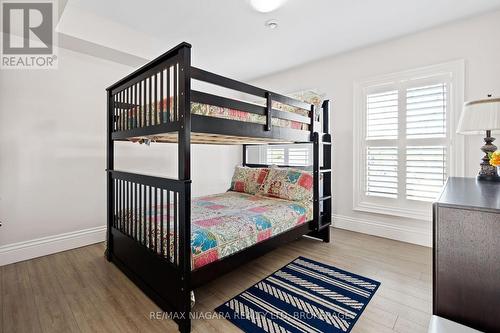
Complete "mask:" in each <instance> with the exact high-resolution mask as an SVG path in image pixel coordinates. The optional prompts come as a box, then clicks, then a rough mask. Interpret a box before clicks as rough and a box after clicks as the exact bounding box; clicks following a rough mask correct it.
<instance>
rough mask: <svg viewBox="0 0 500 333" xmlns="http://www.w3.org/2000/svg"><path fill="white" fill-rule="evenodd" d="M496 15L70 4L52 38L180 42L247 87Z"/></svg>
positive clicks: (355, 4)
mask: <svg viewBox="0 0 500 333" xmlns="http://www.w3.org/2000/svg"><path fill="white" fill-rule="evenodd" d="M496 9H500V0H376V1H374V0H288V1H287V2H286V3H285V4H284V5H283V6H282V7H281V8H279V9H278V10H276V11H274V12H271V13H266V14H263V13H259V12H257V11H255V10H253V9H252V8H251V7H250V6H249V5H248V3H247V1H246V0H147V1H144V0H143V1H137V0H106V1H103V0H69V2H68V4H67V5H66V8H65V10H64V12H63V16H62V18H61V22H60V26H59V31H60V32H61V33H63V34H67V35H72V36H74V37H77V38H79V39H81V40H85V41H88V42H92V43H96V44H99V45H102V46H103V47H106V48H112V49H115V50H117V51H120V52H125V53H127V54H130V55H133V56H138V57H141V58H145V59H151V58H153V57H155V56H157V55H159V54H160V53H162V52H164V51H166V50H168V49H169V48H170V47H172V46H174V45H176V44H177V43H179V42H181V41H187V42H189V43H191V44H192V45H193V49H192V62H193V65H195V66H198V67H202V68H204V69H206V70H209V71H214V72H217V73H219V74H223V75H228V76H231V77H235V78H238V79H247V80H248V79H251V78H255V77H259V76H263V75H266V74H270V73H273V72H277V71H281V70H284V69H287V68H290V67H293V66H297V65H299V64H302V63H305V62H308V61H311V60H314V59H319V58H323V57H326V56H328V55H333V54H338V53H341V52H345V51H348V50H351V49H354V48H359V47H362V46H366V45H369V44H373V43H377V42H380V41H384V40H388V39H391V38H395V37H398V36H402V35H406V34H409V33H412V32H416V31H420V30H424V29H427V28H430V27H433V26H436V25H440V24H444V23H447V22H451V21H454V20H458V19H462V18H465V17H470V16H474V15H478V14H481V13H484V12H487V11H490V10H496ZM66 12H68V14H67V15H66ZM70 13H72V14H71V15H70ZM65 15H66V17H65ZM79 18H82V19H81V20H80V19H79ZM83 18H86V19H83ZM268 19H276V20H278V22H279V27H278V28H277V29H275V30H270V29H268V28H266V27H265V26H264V22H265V21H266V20H268ZM89 20H90V21H89ZM98 21H99V23H95V22H98ZM63 23H64V24H63ZM94 23H95V24H94Z"/></svg>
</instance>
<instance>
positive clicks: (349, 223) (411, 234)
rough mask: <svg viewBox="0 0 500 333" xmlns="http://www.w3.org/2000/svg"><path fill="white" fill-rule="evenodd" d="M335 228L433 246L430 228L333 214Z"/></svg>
mask: <svg viewBox="0 0 500 333" xmlns="http://www.w3.org/2000/svg"><path fill="white" fill-rule="evenodd" d="M333 226H334V227H335V228H340V229H346V230H350V231H356V232H360V233H363V234H369V235H374V236H379V237H384V238H389V239H394V240H398V241H402V242H407V243H412V244H417V245H422V246H427V247H432V233H431V230H430V229H429V230H428V231H427V230H425V229H416V228H412V227H408V226H404V225H394V224H389V223H385V222H380V221H374V220H365V219H358V218H353V217H350V216H345V215H336V214H334V215H333Z"/></svg>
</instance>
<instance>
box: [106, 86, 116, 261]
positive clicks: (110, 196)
mask: <svg viewBox="0 0 500 333" xmlns="http://www.w3.org/2000/svg"><path fill="white" fill-rule="evenodd" d="M106 93H107V114H106V126H107V135H106V140H107V144H106V171H107V172H106V195H107V217H106V219H107V227H108V228H107V231H106V252H105V254H106V259H107V260H108V261H111V255H112V251H113V238H112V236H111V227H112V226H113V217H114V215H115V213H114V211H113V210H114V193H113V191H114V187H113V176H112V174H111V171H112V170H113V169H114V147H115V144H114V141H113V139H112V137H111V135H112V133H113V123H114V119H113V117H114V115H113V108H114V105H113V95H112V94H111V90H109V89H108V90H107V91H106Z"/></svg>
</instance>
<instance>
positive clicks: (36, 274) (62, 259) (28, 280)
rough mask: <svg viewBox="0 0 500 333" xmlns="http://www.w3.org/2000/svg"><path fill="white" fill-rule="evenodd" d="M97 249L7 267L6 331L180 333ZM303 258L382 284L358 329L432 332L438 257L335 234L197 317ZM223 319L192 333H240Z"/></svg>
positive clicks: (2, 293) (263, 270) (238, 275)
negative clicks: (433, 280) (433, 271)
mask: <svg viewBox="0 0 500 333" xmlns="http://www.w3.org/2000/svg"><path fill="white" fill-rule="evenodd" d="M103 250H104V245H103V244H96V245H91V246H87V247H83V248H79V249H75V250H71V251H67V252H62V253H58V254H54V255H50V256H46V257H41V258H38V259H33V260H29V261H25V262H20V263H16V264H12V265H7V266H3V267H0V320H1V321H0V332H2V333H3V332H5V333H11V332H120V333H124V332H139V331H140V332H175V331H176V328H177V327H176V325H175V324H174V323H173V322H172V321H170V320H158V319H150V313H151V312H154V311H160V309H159V308H158V307H157V306H156V305H155V304H154V303H152V302H151V301H150V300H149V299H148V298H147V297H146V296H144V294H143V293H142V292H141V291H140V290H139V289H138V288H136V287H135V286H134V284H132V283H131V282H130V281H129V280H128V279H127V278H126V277H125V276H124V275H123V274H122V273H120V271H119V270H118V269H117V268H116V267H115V266H114V265H113V264H111V263H108V262H107V261H106V260H105V259H104V257H103ZM299 255H303V256H306V257H309V258H311V259H315V260H319V261H322V262H324V263H328V264H333V265H335V266H336V267H338V268H341V269H345V270H348V271H350V272H353V273H357V274H360V275H364V276H366V277H369V278H372V279H375V280H378V281H380V282H381V283H382V284H381V286H380V288H379V290H378V291H377V293H376V294H375V296H374V298H373V299H372V301H371V302H370V303H369V304H368V307H367V308H366V310H365V311H364V313H363V314H362V316H361V318H360V319H359V321H358V322H357V323H356V325H355V327H354V329H353V330H352V332H353V333H356V332H358V333H360V332H372V333H373V332H375V333H384V332H411V333H418V332H427V324H428V322H429V320H430V314H431V288H432V283H431V261H432V256H431V250H430V249H429V248H425V247H420V246H416V245H410V244H406V243H401V242H397V241H391V240H387V239H383V238H378V237H373V236H368V235H363V234H358V233H354V232H349V231H344V230H339V229H332V242H331V243H330V244H324V243H321V242H317V241H314V240H311V239H300V240H298V241H295V242H293V243H290V244H289V245H287V246H286V247H283V248H280V249H277V250H275V251H273V252H271V253H269V254H267V255H265V256H263V257H261V258H259V259H257V260H254V261H253V262H250V263H248V264H247V265H245V266H242V267H241V268H239V269H237V270H235V271H233V272H232V273H230V274H228V275H225V276H223V277H221V278H219V279H217V280H215V281H214V282H212V283H210V284H209V285H206V286H204V287H202V288H200V289H198V290H196V306H195V308H194V310H195V311H212V310H213V309H214V308H215V307H216V306H218V305H220V304H222V303H223V302H224V301H226V300H228V299H230V298H231V297H233V296H235V295H236V294H238V293H239V292H241V291H243V290H244V289H246V288H248V287H250V286H251V285H252V284H254V283H255V282H257V281H258V280H260V279H262V278H264V277H265V276H267V275H268V274H269V273H271V272H273V271H274V270H277V269H278V268H280V267H281V266H284V265H285V264H287V263H288V262H289V261H291V260H292V259H294V258H296V257H297V256H299ZM238 331H239V330H238V329H237V328H236V327H235V326H233V325H232V324H231V323H229V322H228V321H226V320H224V319H212V320H206V319H205V320H194V321H193V332H200V333H201V332H238Z"/></svg>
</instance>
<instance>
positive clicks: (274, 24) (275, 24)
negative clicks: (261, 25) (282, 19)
mask: <svg viewBox="0 0 500 333" xmlns="http://www.w3.org/2000/svg"><path fill="white" fill-rule="evenodd" d="M265 26H266V27H268V28H269V29H276V28H277V27H278V21H276V20H268V21H266V23H265Z"/></svg>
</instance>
